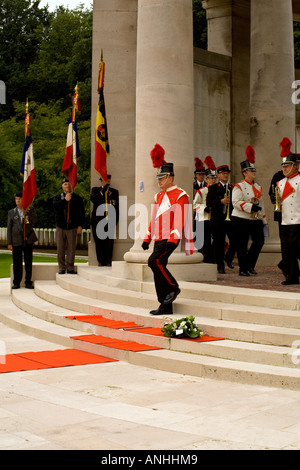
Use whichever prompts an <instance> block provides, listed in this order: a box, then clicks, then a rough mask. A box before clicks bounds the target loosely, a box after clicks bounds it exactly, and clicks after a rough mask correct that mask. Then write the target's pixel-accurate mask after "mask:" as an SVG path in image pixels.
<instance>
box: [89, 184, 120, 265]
mask: <svg viewBox="0 0 300 470" xmlns="http://www.w3.org/2000/svg"><path fill="white" fill-rule="evenodd" d="M110 181H111V175H107V183H105V181H103V180H102V178H100V182H101V186H95V187H93V188H92V191H91V201H92V203H93V210H92V215H91V222H90V223H91V226H92V232H93V237H94V241H95V246H96V255H97V260H98V266H111V261H112V256H113V247H114V238H115V229H116V225H117V223H118V221H119V191H118V190H117V189H114V188H111V187H110Z"/></svg>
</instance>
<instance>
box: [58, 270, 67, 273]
mask: <svg viewBox="0 0 300 470" xmlns="http://www.w3.org/2000/svg"><path fill="white" fill-rule="evenodd" d="M65 272H66V271H65V270H64V269H60V270H59V271H58V274H65Z"/></svg>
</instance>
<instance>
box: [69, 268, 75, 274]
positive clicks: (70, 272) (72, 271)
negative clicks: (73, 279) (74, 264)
mask: <svg viewBox="0 0 300 470" xmlns="http://www.w3.org/2000/svg"><path fill="white" fill-rule="evenodd" d="M67 274H77V272H76V271H74V269H73V270H71V271H67Z"/></svg>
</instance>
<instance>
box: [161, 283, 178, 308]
mask: <svg viewBox="0 0 300 470" xmlns="http://www.w3.org/2000/svg"><path fill="white" fill-rule="evenodd" d="M179 294H180V289H179V287H178V288H177V289H176V290H175V291H173V292H170V293H169V294H167V295H166V298H165V300H164V301H163V304H164V305H168V304H172V303H173V302H174V300H175V299H176V297H177V296H178V295H179Z"/></svg>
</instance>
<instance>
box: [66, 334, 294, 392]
mask: <svg viewBox="0 0 300 470" xmlns="http://www.w3.org/2000/svg"><path fill="white" fill-rule="evenodd" d="M74 345H75V347H76V349H80V350H82V351H87V352H91V353H93V354H100V355H103V356H106V357H111V358H113V359H117V360H125V361H127V362H130V363H132V364H135V365H139V366H143V367H150V368H154V369H159V370H164V371H168V372H176V373H177V374H178V373H179V374H183V375H192V376H197V377H206V378H212V379H218V380H228V381H234V382H241V383H249V384H261V385H264V386H272V387H283V388H290V389H293V390H299V389H300V370H299V369H292V368H287V367H276V366H270V365H264V364H252V363H245V362H241V361H231V360H227V359H220V358H213V357H208V356H201V355H196V354H186V353H183V352H178V351H171V350H165V349H161V350H155V351H146V352H144V351H141V352H138V353H134V352H132V351H122V350H113V349H112V348H109V347H107V346H103V345H97V344H93V343H85V342H83V341H79V340H75V341H74ZM110 350H111V351H110Z"/></svg>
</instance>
